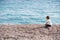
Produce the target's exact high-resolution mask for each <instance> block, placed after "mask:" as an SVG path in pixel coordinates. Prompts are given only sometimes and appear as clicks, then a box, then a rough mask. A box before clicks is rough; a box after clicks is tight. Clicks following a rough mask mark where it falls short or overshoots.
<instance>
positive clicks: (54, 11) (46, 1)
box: [0, 0, 60, 24]
mask: <svg viewBox="0 0 60 40" xmlns="http://www.w3.org/2000/svg"><path fill="white" fill-rule="evenodd" d="M47 15H49V16H50V17H51V20H52V22H53V24H60V0H0V24H6V23H11V24H42V23H45V21H46V19H45V17H46V16H47Z"/></svg>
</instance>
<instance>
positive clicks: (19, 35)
mask: <svg viewBox="0 0 60 40" xmlns="http://www.w3.org/2000/svg"><path fill="white" fill-rule="evenodd" d="M0 40H60V25H58V24H57V25H56V24H55V25H52V27H51V29H50V30H48V29H47V28H44V25H43V24H22V25H19V24H15V25H14V24H13V25H10V24H7V25H5V24H0Z"/></svg>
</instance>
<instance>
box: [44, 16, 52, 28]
mask: <svg viewBox="0 0 60 40" xmlns="http://www.w3.org/2000/svg"><path fill="white" fill-rule="evenodd" d="M51 25H52V23H51V20H50V17H49V16H46V24H45V28H48V29H49V28H50V27H51Z"/></svg>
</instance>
